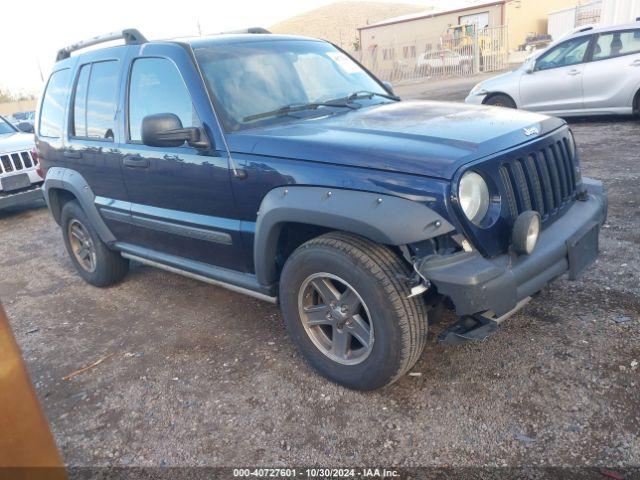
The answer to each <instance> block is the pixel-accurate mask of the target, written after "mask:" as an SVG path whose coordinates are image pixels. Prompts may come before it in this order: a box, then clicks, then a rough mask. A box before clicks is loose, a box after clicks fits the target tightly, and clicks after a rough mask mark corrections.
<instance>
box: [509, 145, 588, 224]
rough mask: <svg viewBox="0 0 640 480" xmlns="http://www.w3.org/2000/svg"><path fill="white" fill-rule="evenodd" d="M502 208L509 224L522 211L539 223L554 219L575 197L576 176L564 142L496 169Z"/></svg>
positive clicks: (548, 146)
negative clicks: (531, 212) (531, 213)
mask: <svg viewBox="0 0 640 480" xmlns="http://www.w3.org/2000/svg"><path fill="white" fill-rule="evenodd" d="M499 171H500V180H501V182H502V186H503V190H504V196H505V204H506V208H507V210H508V214H509V217H510V218H511V221H515V219H516V217H517V216H518V215H520V214H521V213H522V212H524V211H525V210H535V211H537V212H538V213H540V216H541V217H542V219H543V220H546V219H548V218H550V217H553V216H555V215H556V214H557V213H558V211H559V209H560V208H561V207H562V206H564V205H565V204H567V203H568V202H570V201H572V200H573V198H574V196H575V193H576V172H575V166H574V163H573V158H571V155H570V151H569V148H568V145H567V142H566V140H565V139H562V140H558V141H557V142H555V143H552V144H551V145H547V146H546V147H544V148H541V149H540V150H538V151H536V152H533V153H531V154H529V155H527V156H526V157H521V158H517V159H515V160H512V161H507V162H505V163H503V164H502V165H501V166H500V170H499Z"/></svg>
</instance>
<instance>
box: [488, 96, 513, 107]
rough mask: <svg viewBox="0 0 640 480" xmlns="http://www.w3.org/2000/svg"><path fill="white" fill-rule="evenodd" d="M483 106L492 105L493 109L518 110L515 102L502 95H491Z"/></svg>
mask: <svg viewBox="0 0 640 480" xmlns="http://www.w3.org/2000/svg"><path fill="white" fill-rule="evenodd" d="M484 104H485V105H493V106H495V107H504V108H518V107H517V106H516V102H514V101H513V99H512V98H511V97H510V96H509V95H504V94H502V93H497V94H495V95H491V96H490V97H489V98H487V99H486V100H485V102H484Z"/></svg>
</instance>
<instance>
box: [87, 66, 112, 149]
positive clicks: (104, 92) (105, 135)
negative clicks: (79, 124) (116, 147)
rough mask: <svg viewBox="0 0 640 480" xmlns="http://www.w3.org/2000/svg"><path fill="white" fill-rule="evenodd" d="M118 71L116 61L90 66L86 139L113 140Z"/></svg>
mask: <svg viewBox="0 0 640 480" xmlns="http://www.w3.org/2000/svg"><path fill="white" fill-rule="evenodd" d="M119 76H120V69H119V67H118V62H117V61H108V62H98V63H94V64H93V65H92V66H91V74H90V75H89V85H88V88H87V102H86V137H87V138H91V139H99V140H109V141H113V140H114V132H115V128H116V127H115V125H116V112H117V110H118V90H119V83H118V80H119Z"/></svg>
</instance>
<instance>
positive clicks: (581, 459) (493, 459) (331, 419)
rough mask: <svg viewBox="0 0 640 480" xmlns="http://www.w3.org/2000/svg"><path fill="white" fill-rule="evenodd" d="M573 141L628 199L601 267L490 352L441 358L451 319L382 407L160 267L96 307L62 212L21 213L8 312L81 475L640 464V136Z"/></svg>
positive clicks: (623, 124)
mask: <svg viewBox="0 0 640 480" xmlns="http://www.w3.org/2000/svg"><path fill="white" fill-rule="evenodd" d="M438 88H439V89H440V90H438ZM466 91H468V86H465V87H464V88H463V87H461V86H460V84H456V90H455V91H454V92H453V93H449V94H447V90H446V86H442V85H441V86H437V85H436V87H434V92H440V93H438V94H437V95H435V94H434V95H430V96H431V97H432V98H450V99H460V95H461V94H462V93H463V92H464V93H466ZM417 94H418V95H420V96H427V93H425V89H424V87H421V88H419V89H418V92H417ZM572 128H573V130H574V132H575V135H576V138H577V142H578V145H579V148H580V150H581V153H582V158H583V171H584V173H585V175H588V176H592V177H595V178H598V179H601V180H603V181H604V183H605V185H606V188H607V190H608V192H609V201H610V210H609V218H608V221H607V224H606V225H605V227H604V228H603V230H602V234H601V250H602V252H601V257H600V259H599V260H598V262H597V263H596V264H595V265H594V266H592V267H591V268H590V269H589V270H588V271H587V273H586V274H585V276H584V277H583V278H582V279H581V280H579V281H577V282H569V281H567V280H565V279H561V280H559V281H557V282H556V283H554V284H553V285H552V286H551V287H550V288H548V289H547V290H546V291H544V292H543V293H542V294H541V295H539V296H537V297H536V298H535V299H534V300H533V301H532V302H531V303H530V304H529V305H528V306H527V307H526V308H525V309H524V310H523V311H522V312H520V313H519V314H517V315H516V316H514V317H512V319H510V320H509V321H508V322H507V323H506V324H505V325H504V326H503V328H502V329H501V330H500V331H499V332H498V333H496V334H495V335H494V336H492V337H491V338H490V339H488V340H487V341H486V342H484V343H481V344H467V345H462V346H442V345H439V344H438V343H437V342H436V341H435V338H434V337H435V335H437V333H438V332H439V331H441V330H442V329H444V328H445V327H446V326H447V325H448V324H449V323H450V322H451V321H453V317H452V316H450V315H448V316H445V321H444V322H443V323H442V324H440V325H438V326H435V327H434V328H433V329H432V332H431V333H430V341H429V343H428V345H427V348H426V350H425V352H424V354H423V355H422V358H421V359H420V360H419V362H418V363H417V365H416V366H415V368H414V369H413V372H414V375H412V376H406V377H404V378H402V379H401V380H400V381H399V382H397V383H396V384H394V385H392V386H391V387H389V388H387V389H384V390H380V391H376V392H371V393H358V392H353V391H349V390H346V389H344V388H342V387H339V386H336V385H334V384H331V383H329V382H327V381H326V380H324V379H323V378H321V377H319V376H318V375H316V374H315V373H314V372H313V371H311V370H310V369H309V368H308V367H307V366H306V365H305V363H304V362H303V360H302V359H301V358H300V357H299V356H298V355H297V354H296V352H295V350H294V347H293V345H292V344H291V342H290V341H289V339H288V337H287V335H286V332H285V330H284V328H283V324H282V319H281V317H280V314H279V312H278V310H277V308H276V307H274V306H271V305H268V304H265V303H261V302H259V301H256V300H253V299H251V298H247V297H244V296H241V295H239V294H236V293H232V292H228V291H226V290H223V289H220V288H216V287H213V286H209V285H206V284H202V283H198V282H196V281H193V280H190V279H186V278H182V277H179V276H176V275H172V274H169V273H165V272H161V271H158V270H154V269H151V268H148V267H143V266H136V267H135V268H133V269H132V271H131V273H130V275H129V276H128V278H127V279H126V281H125V282H123V283H122V284H120V285H118V286H116V287H113V288H109V289H102V290H101V289H96V288H93V287H91V286H89V285H87V284H85V283H83V281H82V280H81V279H80V277H79V276H77V275H76V274H75V272H74V270H73V268H72V265H71V262H70V260H69V259H68V257H67V255H66V253H65V250H64V247H63V243H62V239H61V233H60V230H59V228H58V227H57V226H56V224H55V223H54V221H53V220H52V218H51V217H50V215H49V214H48V212H47V211H46V209H44V208H42V207H40V208H35V207H34V208H19V209H13V210H10V211H4V212H1V213H0V238H2V243H3V255H2V256H1V257H0V298H2V301H3V303H4V306H5V308H6V310H7V313H8V315H9V317H10V319H11V324H12V327H13V330H14V332H15V335H16V337H17V340H18V343H19V344H20V346H21V348H22V350H23V354H24V358H25V360H26V362H27V365H28V368H29V371H30V373H31V376H32V379H33V381H34V383H35V385H36V390H37V393H38V395H39V398H40V401H41V403H42V405H43V407H44V409H45V411H46V413H47V415H48V417H49V419H50V422H51V424H52V428H53V431H54V434H55V437H56V440H57V442H58V445H59V447H60V449H61V451H62V454H63V456H64V458H65V461H66V463H67V464H69V465H74V466H97V465H104V466H106V465H118V466H127V465H142V466H174V465H179V466H185V465H189V466H191V465H214V466H237V465H254V464H257V465H263V466H266V465H311V464H315V465H323V466H344V465H397V466H434V465H451V466H502V465H509V466H522V465H527V466H543V465H544V466H547V465H554V466H566V467H578V466H585V465H589V466H605V465H606V466H608V467H612V468H619V469H620V468H624V467H629V466H638V465H640V441H639V440H638V432H639V431H640V396H639V395H638V383H639V382H640V369H638V368H634V367H633V366H632V365H637V364H636V363H635V362H634V360H635V361H640V348H639V340H640V285H639V281H638V279H639V278H640V249H639V248H638V246H639V244H640V190H639V189H638V182H639V181H640V162H639V161H638V152H639V151H640V140H639V139H640V122H638V121H633V120H628V119H599V120H590V121H577V122H572ZM110 354H113V356H112V357H110V358H108V359H107V360H105V361H104V362H103V363H102V364H100V365H99V366H98V367H96V368H94V369H92V370H90V371H88V372H86V373H84V374H82V375H78V376H76V377H75V378H73V379H72V380H68V381H66V380H62V377H63V376H65V375H67V374H68V373H70V372H72V371H74V370H76V369H78V368H80V367H83V366H86V365H88V364H90V363H92V362H94V361H95V360H97V359H99V358H101V357H103V356H105V355H110Z"/></svg>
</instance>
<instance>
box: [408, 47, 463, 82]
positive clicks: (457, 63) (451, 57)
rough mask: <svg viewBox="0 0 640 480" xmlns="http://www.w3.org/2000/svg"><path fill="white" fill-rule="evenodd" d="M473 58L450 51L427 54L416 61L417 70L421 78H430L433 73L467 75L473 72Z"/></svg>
mask: <svg viewBox="0 0 640 480" xmlns="http://www.w3.org/2000/svg"><path fill="white" fill-rule="evenodd" d="M472 67H473V57H472V56H471V55H468V54H460V53H458V52H454V51H453V50H449V49H441V50H435V51H429V52H425V53H423V54H422V55H420V56H419V57H418V59H417V60H416V70H417V72H418V73H419V74H420V75H421V76H427V77H428V76H429V75H431V73H432V72H438V73H439V74H453V73H458V74H466V73H469V72H471V69H472Z"/></svg>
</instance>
